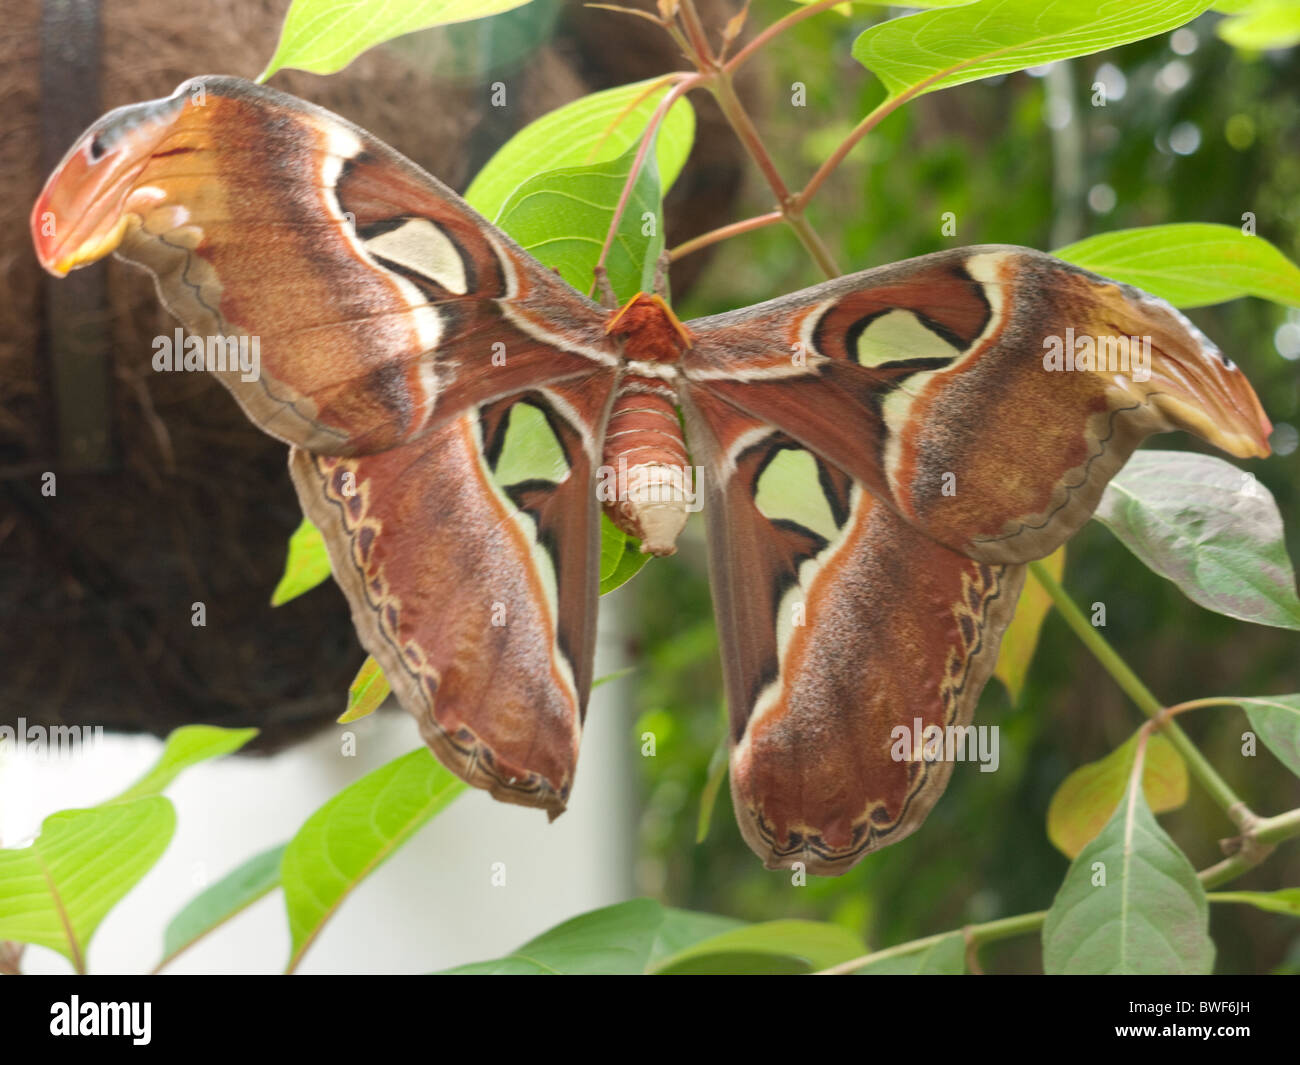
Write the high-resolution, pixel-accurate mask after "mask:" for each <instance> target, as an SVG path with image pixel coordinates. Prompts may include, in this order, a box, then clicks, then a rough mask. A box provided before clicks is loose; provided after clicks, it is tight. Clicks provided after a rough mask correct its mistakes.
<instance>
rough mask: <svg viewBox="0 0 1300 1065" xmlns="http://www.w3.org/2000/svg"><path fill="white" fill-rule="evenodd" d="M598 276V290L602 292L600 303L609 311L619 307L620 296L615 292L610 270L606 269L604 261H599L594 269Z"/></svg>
mask: <svg viewBox="0 0 1300 1065" xmlns="http://www.w3.org/2000/svg"><path fill="white" fill-rule="evenodd" d="M592 272H593V273H594V274H595V277H596V291H597V292H599V293H600V305H601V306H602V307H604V308H605V309H606V310H607V311H613V310H617V309H618V296H616V295H615V294H614V286H613V285H611V284H610V283H609V271H608V270H606V269H605V265H604V263H597V264H596V267H595V269H594V270H593V271H592Z"/></svg>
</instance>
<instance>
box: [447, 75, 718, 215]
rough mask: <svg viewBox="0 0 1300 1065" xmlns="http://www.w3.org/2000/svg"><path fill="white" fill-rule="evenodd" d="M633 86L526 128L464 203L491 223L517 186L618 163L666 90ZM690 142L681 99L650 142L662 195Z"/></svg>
mask: <svg viewBox="0 0 1300 1065" xmlns="http://www.w3.org/2000/svg"><path fill="white" fill-rule="evenodd" d="M655 86H656V82H655V81H638V82H634V83H633V84H631V85H620V86H619V87H618V88H615V89H606V90H604V91H603V92H595V93H592V94H591V95H589V96H583V97H581V98H579V99H577V100H574V101H573V102H572V103H568V104H565V105H564V106H563V107H560V108H557V109H556V110H554V111H551V112H549V113H548V114H545V115H543V116H542V117H541V118H539V119H537V120H536V121H535V122H530V123H529V124H528V125H527V126H525V127H524V128H523V129H522V130H520V131H519V132H518V133H516V134H515V135H514V136H513V137H511V138H510V140H508V141H506V143H505V144H504V145H503V146H502V147H501V148H500V149H498V151H497V153H496V154H495V155H494V156H492V158H491V159H489V160H488V161H487V164H486V165H485V166H484V167H483V169H482V170H480V171H479V172H478V175H477V176H476V177H475V178H474V180H473V181H472V182H471V183H470V186H469V188H468V189H467V190H466V192H465V199H466V200H467V201H468V202H469V204H470V206H471V207H473V208H474V209H475V210H476V211H478V212H479V213H480V214H482V215H483V216H484V217H485V218H488V219H492V220H495V219H496V218H497V216H498V214H499V213H500V211H501V208H502V207H503V206H504V205H505V203H506V201H507V200H508V199H510V194H511V193H512V192H514V191H515V189H516V188H518V187H519V185H520V183H521V182H523V181H526V180H527V179H528V178H531V177H533V176H535V175H537V174H540V173H543V172H544V171H547V170H555V169H558V168H562V167H570V166H588V165H590V164H593V163H607V162H610V161H612V160H615V159H617V158H618V157H619V156H621V155H622V154H623V153H624V152H626V151H627V150H628V149H629V148H632V147H633V146H634V145H636V143H637V142H638V141H639V140H640V138H641V136H642V134H643V133H644V132H645V128H646V125H647V123H648V122H649V121H650V116H651V114H652V113H653V112H654V110H655V108H656V107H657V106H658V105H659V102H660V101H661V100H662V99H663V98H664V95H665V94H666V93H667V92H668V91H669V87H668V86H667V85H661V86H659V87H657V88H656V87H655ZM694 138H695V112H694V110H693V109H692V108H691V105H690V102H689V101H688V100H686V99H685V98H684V97H683V98H682V99H680V100H678V101H677V102H676V103H675V104H673V106H672V108H671V109H670V110H669V112H668V114H667V115H665V116H664V119H663V122H662V123H661V125H660V126H659V133H658V139H657V140H656V142H655V157H656V160H657V165H658V170H659V175H660V180H661V182H662V185H663V189H664V191H665V192H666V191H667V190H668V189H670V188H672V184H673V182H674V181H676V180H677V175H678V174H679V173H681V169H682V167H683V166H685V164H686V157H687V156H688V155H689V154H690V151H691V144H692V143H693V141H694Z"/></svg>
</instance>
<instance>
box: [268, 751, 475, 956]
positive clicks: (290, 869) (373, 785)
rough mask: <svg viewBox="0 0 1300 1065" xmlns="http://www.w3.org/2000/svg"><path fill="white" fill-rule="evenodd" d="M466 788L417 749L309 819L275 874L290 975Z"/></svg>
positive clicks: (352, 788) (291, 842)
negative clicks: (367, 884) (351, 898)
mask: <svg viewBox="0 0 1300 1065" xmlns="http://www.w3.org/2000/svg"><path fill="white" fill-rule="evenodd" d="M465 788H466V785H465V783H464V782H463V781H461V780H460V779H459V778H457V777H455V776H453V775H452V774H451V773H450V772H449V771H448V770H446V769H444V768H443V767H442V766H441V765H440V764H439V763H438V762H437V760H436V759H435V758H434V757H433V755H432V754H431V753H430V752H429V751H428V750H427V749H425V748H423V747H422V748H420V749H419V750H418V751H412V752H411V753H410V754H405V755H403V756H402V757H400V758H396V759H394V760H393V761H391V762H389V763H388V764H387V765H384V766H380V768H378V769H376V770H375V771H374V772H372V773H368V774H366V775H365V776H364V777H362V778H361V779H360V780H358V781H357V782H356V783H354V784H351V785H349V786H348V787H346V788H344V789H343V790H342V791H341V792H339V793H338V794H337V795H335V796H334V797H333V798H332V799H330V800H329V802H327V803H325V805H324V806H322V807H321V808H320V809H319V810H317V811H316V812H315V813H314V814H312V815H311V817H309V818H308V819H307V821H306V822H305V823H304V824H303V826H302V827H301V828H300V829H298V833H297V835H295V836H294V837H293V839H292V840H290V841H289V845H288V849H287V850H286V851H285V854H284V861H283V863H282V864H281V870H280V879H281V883H282V885H283V887H284V901H285V906H286V907H287V909H288V912H289V932H290V935H291V937H292V940H293V947H292V956H291V958H290V961H289V969H290V970H292V969H294V968H296V967H297V965H298V963H299V962H300V961H301V960H302V956H303V953H304V952H305V951H306V950H307V948H308V947H309V946H310V945H311V943H312V941H313V940H314V939H315V938H316V936H317V935H319V934H320V931H321V929H322V928H323V927H324V925H325V922H326V921H328V920H329V918H330V917H331V916H332V915H333V914H334V911H335V910H337V909H338V907H339V906H340V905H341V904H342V903H343V900H344V899H345V898H347V896H348V895H349V894H350V893H351V892H352V891H353V889H355V888H356V886H357V885H358V884H360V883H361V881H363V880H364V879H365V878H366V877H367V876H369V875H370V874H371V873H373V872H374V871H375V870H376V869H377V868H378V867H379V866H380V865H382V864H383V863H384V862H385V861H386V860H387V859H388V858H390V857H391V856H392V855H393V853H394V852H395V851H397V849H398V848H399V847H400V846H401V845H402V844H403V843H405V842H406V841H407V840H408V839H410V837H411V836H412V835H413V834H414V833H415V832H416V831H417V830H418V829H419V828H420V827H421V826H423V825H424V824H425V823H426V822H427V821H428V820H429V819H430V818H432V817H433V816H434V815H435V814H437V813H438V812H440V811H441V810H443V809H445V808H446V807H447V806H448V804H449V803H450V802H451V801H452V800H453V799H454V798H456V796H457V795H459V794H460V793H461V792H462V791H464V790H465Z"/></svg>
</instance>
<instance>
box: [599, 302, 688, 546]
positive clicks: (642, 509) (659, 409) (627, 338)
mask: <svg viewBox="0 0 1300 1065" xmlns="http://www.w3.org/2000/svg"><path fill="white" fill-rule="evenodd" d="M605 331H606V333H607V334H608V335H609V336H611V337H613V338H615V339H616V340H618V341H619V342H620V343H621V347H622V354H623V360H624V362H623V373H622V376H621V377H620V379H619V385H618V391H617V393H616V394H615V397H614V406H613V409H612V411H611V413H610V418H609V426H608V429H607V431H606V434H605V447H604V455H603V458H602V462H603V464H604V466H605V467H606V468H607V469H608V470H611V471H614V472H615V478H616V479H615V484H616V486H617V487H616V492H615V498H614V499H612V500H608V501H606V504H605V510H606V513H607V514H608V515H609V518H610V520H611V521H612V522H613V523H614V524H615V525H617V526H618V527H619V528H620V529H622V530H623V531H624V532H626V533H627V534H628V535H630V536H635V537H636V538H637V539H639V540H640V541H641V550H642V552H643V553H646V554H651V555H658V556H663V555H671V554H673V553H674V552H675V551H676V550H677V536H678V534H680V533H681V531H682V527H683V526H684V525H685V524H686V517H687V514H688V513H689V511H690V507H691V502H692V499H693V491H692V490H693V485H692V482H691V474H690V472H689V471H688V469H687V458H686V441H685V439H684V438H683V436H682V425H681V420H680V418H679V417H678V415H677V405H676V398H677V392H676V382H677V376H678V372H677V362H678V360H679V359H680V358H681V355H682V353H683V352H684V351H686V350H688V349H689V347H690V344H691V335H690V331H689V330H688V329H687V328H686V327H685V326H684V325H682V323H681V322H679V321H678V320H677V316H676V315H674V314H673V312H672V309H671V308H670V307H669V306H668V305H667V304H666V303H665V302H664V300H663V299H662V298H661V297H659V296H647V295H645V294H644V293H642V294H639V295H637V296H635V297H634V298H633V299H632V300H630V301H629V302H628V303H626V304H625V305H624V306H623V307H621V308H620V309H619V310H618V311H616V312H615V313H614V314H613V315H612V317H611V318H610V321H609V324H608V325H607V326H606V328H605Z"/></svg>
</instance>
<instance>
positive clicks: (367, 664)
mask: <svg viewBox="0 0 1300 1065" xmlns="http://www.w3.org/2000/svg"><path fill="white" fill-rule="evenodd" d="M392 690H393V689H392V688H390V687H389V685H388V678H387V677H385V676H384V671H383V670H382V669H380V668H379V663H378V662H376V661H375V660H374V659H373V658H371V657H370V656H369V655H367V656H366V660H365V661H364V662H362V663H361V668H360V669H359V670H357V675H356V676H355V677H353V678H352V683H351V684H350V685H349V686H348V708H347V709H346V710H344V711H343V713H342V714H341V715H340V716H339V719H338V723H339V724H340V725H346V724H348V723H349V722H351V721H356V720H358V719H360V718H363V717H367V716H369V715H370V714H373V713H374V712H375V711H376V710H378V709H379V707H380V706H381V705H382V704H383V702H384V700H385V699H387V698H388V693H389V692H391V691H392Z"/></svg>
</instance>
